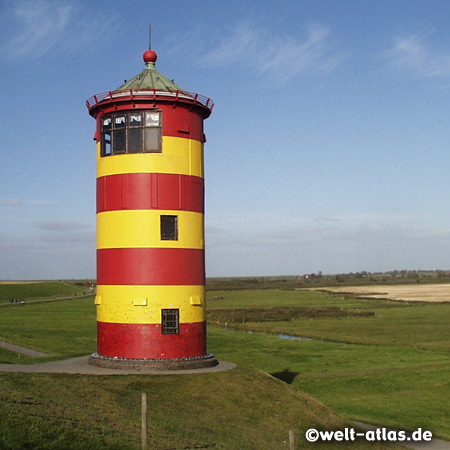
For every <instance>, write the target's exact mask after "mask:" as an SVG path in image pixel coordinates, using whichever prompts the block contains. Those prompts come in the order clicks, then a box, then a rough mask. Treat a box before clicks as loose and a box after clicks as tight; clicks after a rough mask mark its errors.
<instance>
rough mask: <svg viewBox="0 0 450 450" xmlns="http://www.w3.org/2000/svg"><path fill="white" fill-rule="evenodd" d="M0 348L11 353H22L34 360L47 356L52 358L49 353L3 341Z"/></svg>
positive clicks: (0, 341) (0, 342)
mask: <svg viewBox="0 0 450 450" xmlns="http://www.w3.org/2000/svg"><path fill="white" fill-rule="evenodd" d="M0 348H6V350H10V351H11V352H15V353H20V354H21V355H25V356H32V357H33V358H44V357H46V356H52V355H49V354H48V353H44V352H39V351H37V350H33V349H31V348H27V347H22V346H21V345H16V344H12V343H11V342H8V341H2V340H0Z"/></svg>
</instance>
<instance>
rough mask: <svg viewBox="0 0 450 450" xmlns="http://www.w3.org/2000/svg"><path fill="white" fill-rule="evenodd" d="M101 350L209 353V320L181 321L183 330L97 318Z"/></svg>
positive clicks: (141, 354) (145, 355) (112, 353)
mask: <svg viewBox="0 0 450 450" xmlns="http://www.w3.org/2000/svg"><path fill="white" fill-rule="evenodd" d="M97 353H98V354H99V355H100V356H107V357H110V358H114V357H117V358H133V359H155V358H164V359H166V358H190V357H195V356H204V355H205V354H206V323H205V322H195V323H180V333H179V334H161V325H160V324H134V323H108V322H97Z"/></svg>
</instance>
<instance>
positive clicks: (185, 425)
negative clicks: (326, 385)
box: [0, 368, 396, 450]
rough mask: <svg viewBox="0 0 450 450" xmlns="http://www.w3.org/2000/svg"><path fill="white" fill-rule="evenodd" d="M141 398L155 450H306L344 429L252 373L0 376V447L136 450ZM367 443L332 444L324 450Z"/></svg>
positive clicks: (302, 398) (299, 396)
mask: <svg viewBox="0 0 450 450" xmlns="http://www.w3.org/2000/svg"><path fill="white" fill-rule="evenodd" d="M141 392H146V393H147V397H148V430H149V438H148V439H149V448H151V449H154V450H159V449H161V450H162V449H165V450H168V449H230V450H237V449H239V450H245V449H249V450H250V449H255V450H264V449H276V450H280V449H284V448H285V449H288V448H289V443H288V440H289V439H288V433H289V430H290V429H292V430H294V431H295V434H296V438H297V447H296V448H298V449H301V448H311V444H309V443H308V442H305V439H304V435H305V431H306V430H307V429H308V428H311V427H315V428H317V429H323V430H331V429H342V428H343V427H345V426H346V425H348V423H347V424H346V423H345V422H344V421H343V420H342V419H341V418H339V417H338V416H337V415H336V414H334V413H333V412H332V411H331V410H329V409H328V408H326V407H325V406H323V405H322V404H320V403H318V402H317V401H316V400H314V399H313V398H312V397H309V396H307V395H305V394H303V393H301V392H299V391H298V390H295V389H293V388H292V387H290V386H289V385H287V384H286V383H283V382H281V381H279V380H277V379H275V378H273V377H271V376H269V375H267V374H265V373H263V372H261V371H259V370H256V369H251V368H246V369H244V368H237V369H234V370H231V371H228V372H222V373H213V374H199V375H171V376H149V375H142V376H82V375H56V374H55V375H50V374H0V399H1V404H2V408H1V410H0V427H1V435H2V437H1V442H2V447H1V448H3V449H11V450H12V449H25V448H40V449H64V450H71V449H77V450H79V449H81V448H82V449H85V450H89V449H98V450H100V449H121V450H123V449H136V448H140V447H139V445H140V396H141ZM18 430H20V432H19V431H18ZM328 444H330V443H328ZM367 445H368V444H367V443H366V442H365V441H359V442H357V441H356V442H353V443H337V442H334V443H333V447H332V448H333V449H334V448H336V449H338V448H351V449H365V448H367ZM314 448H330V445H326V444H314ZM370 448H380V449H381V448H396V447H395V446H388V445H374V446H372V445H371V446H370Z"/></svg>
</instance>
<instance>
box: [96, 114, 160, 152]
mask: <svg viewBox="0 0 450 450" xmlns="http://www.w3.org/2000/svg"><path fill="white" fill-rule="evenodd" d="M161 135H162V132H161V111H157V110H150V111H133V112H123V113H117V114H111V115H106V116H103V117H102V118H101V136H102V146H101V156H109V155H119V154H122V153H161V151H162V146H161Z"/></svg>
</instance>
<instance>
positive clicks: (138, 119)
mask: <svg viewBox="0 0 450 450" xmlns="http://www.w3.org/2000/svg"><path fill="white" fill-rule="evenodd" d="M129 119H130V127H140V126H141V125H142V116H141V113H130V117H129Z"/></svg>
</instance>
